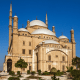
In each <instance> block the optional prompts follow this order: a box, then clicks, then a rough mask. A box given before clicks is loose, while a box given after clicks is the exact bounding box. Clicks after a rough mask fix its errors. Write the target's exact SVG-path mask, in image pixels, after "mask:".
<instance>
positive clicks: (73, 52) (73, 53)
mask: <svg viewBox="0 0 80 80" xmlns="http://www.w3.org/2000/svg"><path fill="white" fill-rule="evenodd" d="M70 32H71V43H72V58H75V57H76V51H75V44H76V43H75V39H74V30H73V29H72V30H71V31H70Z"/></svg>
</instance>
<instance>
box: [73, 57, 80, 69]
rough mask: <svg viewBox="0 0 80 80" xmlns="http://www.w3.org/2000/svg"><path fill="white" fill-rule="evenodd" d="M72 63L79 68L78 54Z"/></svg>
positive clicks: (79, 59)
mask: <svg viewBox="0 0 80 80" xmlns="http://www.w3.org/2000/svg"><path fill="white" fill-rule="evenodd" d="M72 65H74V66H77V68H80V58H79V57H77V56H76V58H73V59H72Z"/></svg>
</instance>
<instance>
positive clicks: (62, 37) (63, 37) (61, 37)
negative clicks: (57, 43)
mask: <svg viewBox="0 0 80 80" xmlns="http://www.w3.org/2000/svg"><path fill="white" fill-rule="evenodd" d="M59 39H68V38H67V37H66V36H64V35H62V36H60V37H59Z"/></svg>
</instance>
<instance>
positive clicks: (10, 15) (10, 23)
mask: <svg viewBox="0 0 80 80" xmlns="http://www.w3.org/2000/svg"><path fill="white" fill-rule="evenodd" d="M11 34H12V2H11V4H10V12H9V46H10V43H11Z"/></svg>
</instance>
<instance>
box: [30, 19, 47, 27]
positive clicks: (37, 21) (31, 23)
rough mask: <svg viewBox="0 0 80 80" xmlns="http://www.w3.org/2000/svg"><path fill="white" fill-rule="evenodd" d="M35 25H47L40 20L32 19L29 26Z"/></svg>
mask: <svg viewBox="0 0 80 80" xmlns="http://www.w3.org/2000/svg"><path fill="white" fill-rule="evenodd" d="M35 25H38V26H43V27H47V25H46V24H45V23H44V22H42V21H40V20H33V21H31V22H30V26H35Z"/></svg>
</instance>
